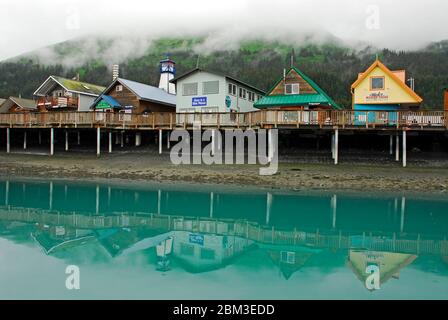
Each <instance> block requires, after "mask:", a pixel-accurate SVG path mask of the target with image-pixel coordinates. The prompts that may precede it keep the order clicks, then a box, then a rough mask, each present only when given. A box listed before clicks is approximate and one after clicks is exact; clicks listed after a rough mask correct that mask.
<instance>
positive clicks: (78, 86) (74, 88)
mask: <svg viewBox="0 0 448 320" xmlns="http://www.w3.org/2000/svg"><path fill="white" fill-rule="evenodd" d="M56 84H58V85H60V86H61V87H63V88H64V89H65V90H67V91H69V92H74V93H80V94H85V95H88V96H95V97H96V96H98V95H99V94H101V92H103V91H104V89H105V88H104V87H102V86H99V85H96V84H91V83H87V82H81V81H76V80H71V79H66V78H62V77H58V76H50V77H48V78H47V80H45V81H44V83H42V85H41V86H40V87H39V88H38V89H37V90H36V91H35V92H34V95H35V96H45V95H46V94H47V93H48V92H49V91H51V90H53V88H54V87H55V85H56Z"/></svg>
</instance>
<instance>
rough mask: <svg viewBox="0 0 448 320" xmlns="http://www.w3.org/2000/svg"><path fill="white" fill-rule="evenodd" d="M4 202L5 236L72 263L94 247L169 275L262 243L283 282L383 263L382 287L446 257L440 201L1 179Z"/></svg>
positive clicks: (214, 265) (210, 265) (232, 260)
mask: <svg viewBox="0 0 448 320" xmlns="http://www.w3.org/2000/svg"><path fill="white" fill-rule="evenodd" d="M2 197H3V198H4V199H2ZM0 203H4V204H5V205H4V206H1V207H0V237H2V238H6V239H9V240H12V241H14V242H15V243H18V244H21V243H32V242H34V243H35V244H36V245H37V246H38V247H39V248H40V249H41V250H42V252H44V253H45V254H46V255H49V256H53V257H55V258H58V259H63V260H68V262H69V261H70V259H71V255H70V252H72V251H73V250H75V249H79V248H83V247H87V246H95V247H97V248H101V250H97V251H98V252H100V251H102V252H103V253H104V254H105V257H104V258H103V259H105V261H107V259H112V260H113V259H120V258H123V257H126V256H130V255H133V254H135V253H144V254H145V255H146V256H148V261H147V264H148V266H150V267H151V268H152V269H153V270H157V271H159V272H162V273H164V274H165V273H168V274H169V273H170V272H171V271H173V270H183V271H186V272H188V273H204V272H212V271H214V270H215V271H216V270H220V269H223V268H225V267H226V266H229V265H233V264H236V263H239V262H238V261H240V260H241V258H242V257H245V256H247V255H249V254H250V253H251V252H254V251H257V252H261V253H262V255H261V257H264V258H262V259H260V258H258V259H257V260H256V261H252V262H251V263H252V264H253V265H252V266H253V267H254V268H257V267H259V266H261V265H266V264H273V265H275V266H276V267H277V269H278V273H279V275H280V276H281V278H282V279H284V280H289V279H291V278H292V277H293V275H294V274H295V273H296V272H298V271H299V270H302V269H303V268H306V267H313V268H319V269H320V270H321V271H322V273H324V274H331V272H332V270H334V269H337V268H347V269H350V270H352V272H353V274H354V275H355V276H356V277H357V278H358V279H359V280H360V281H361V282H362V283H363V284H364V283H365V282H366V280H367V279H368V277H369V276H370V275H371V274H370V273H369V272H366V270H367V268H368V267H369V266H376V267H378V270H379V271H380V284H381V285H383V284H384V283H386V282H387V281H389V280H390V279H399V278H400V272H401V271H402V270H403V269H406V268H407V267H409V266H410V265H412V264H414V263H416V261H420V262H419V265H425V263H426V262H425V261H428V262H427V263H428V265H433V262H432V261H433V260H434V259H436V260H439V261H440V262H441V263H443V264H445V266H446V263H447V257H448V242H447V239H446V234H447V233H448V216H447V215H446V213H447V212H448V210H447V209H448V202H447V201H442V200H433V199H428V200H416V199H407V198H405V197H386V196H384V197H382V198H375V197H368V198H361V197H359V196H349V195H337V194H331V195H297V194H281V193H273V192H267V193H262V192H258V193H242V192H235V191H232V192H231V191H225V192H224V191H219V192H218V191H212V192H193V191H191V190H176V189H174V188H172V189H167V190H161V189H151V188H147V189H135V190H133V189H126V188H122V187H117V186H104V185H81V184H75V183H72V184H67V183H60V182H49V183H40V182H28V183H23V182H14V181H4V182H2V183H0ZM97 258H98V257H97V256H95V259H97ZM92 259H94V258H92ZM426 272H431V271H430V270H426Z"/></svg>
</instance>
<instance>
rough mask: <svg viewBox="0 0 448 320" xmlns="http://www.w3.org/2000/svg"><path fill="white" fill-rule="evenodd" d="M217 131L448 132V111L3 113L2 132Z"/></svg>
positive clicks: (0, 116)
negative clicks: (53, 129)
mask: <svg viewBox="0 0 448 320" xmlns="http://www.w3.org/2000/svg"><path fill="white" fill-rule="evenodd" d="M199 125H200V126H202V127H213V128H276V127H279V128H300V127H320V128H324V127H326V128H332V127H340V128H355V129H356V128H358V129H359V128H409V129H423V128H434V129H444V130H447V129H448V112H447V111H418V112H411V111H398V112H392V111H385V112H378V111H353V110H347V111H277V110H262V111H256V112H248V113H177V114H176V113H150V114H143V115H135V114H125V113H104V112H44V113H3V114H0V126H1V127H37V128H38V127H106V128H123V129H174V128H182V127H183V128H193V127H195V126H196V127H197V126H199Z"/></svg>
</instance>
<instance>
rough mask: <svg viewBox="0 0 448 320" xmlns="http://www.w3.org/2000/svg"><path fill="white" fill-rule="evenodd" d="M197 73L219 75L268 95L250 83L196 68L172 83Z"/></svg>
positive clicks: (172, 81)
mask: <svg viewBox="0 0 448 320" xmlns="http://www.w3.org/2000/svg"><path fill="white" fill-rule="evenodd" d="M196 72H207V73H211V74H214V75H217V76H221V77H224V78H227V79H230V80H232V81H233V82H236V83H239V84H241V85H243V86H245V87H248V88H250V89H252V90H254V91H256V92H257V93H260V94H262V95H265V94H266V92H265V91H263V90H261V89H258V88H257V87H254V86H252V85H250V84H248V83H245V82H243V81H241V80H238V79H236V78H234V77H231V76H229V75H225V74H221V73H219V72H215V71H208V70H205V69H201V68H195V69H193V70H190V71H188V72H186V73H184V74H182V75H180V76H178V77H176V78H174V79H172V80H171V81H170V82H171V83H176V82H177V81H179V80H180V79H182V78H185V77H187V76H189V75H191V74H193V73H196Z"/></svg>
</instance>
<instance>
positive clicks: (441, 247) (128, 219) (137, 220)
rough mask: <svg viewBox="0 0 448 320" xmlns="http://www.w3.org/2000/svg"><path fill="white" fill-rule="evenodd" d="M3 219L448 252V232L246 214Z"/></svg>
mask: <svg viewBox="0 0 448 320" xmlns="http://www.w3.org/2000/svg"><path fill="white" fill-rule="evenodd" d="M0 221H10V222H12V221H14V222H25V223H32V224H45V225H50V226H65V227H68V228H76V229H89V230H98V229H107V228H123V227H126V228H138V227H147V228H154V229H157V230H160V231H161V232H167V231H187V232H194V233H204V234H215V235H222V236H237V237H241V238H245V239H248V240H252V241H254V242H255V243H258V244H259V245H260V246H263V245H278V246H308V247H314V248H331V249H365V250H373V251H386V252H400V253H409V254H432V255H442V256H446V255H448V241H447V239H446V237H444V238H441V237H439V239H425V238H424V237H423V238H422V237H421V235H420V234H418V235H409V234H407V235H406V237H405V238H400V237H398V235H397V234H395V233H393V234H390V235H389V236H387V235H385V234H384V233H381V234H380V235H373V234H369V235H367V234H366V233H363V234H362V235H361V234H359V233H354V234H351V233H350V232H343V231H339V232H335V231H331V232H329V233H326V232H322V231H320V232H319V231H316V232H309V231H299V230H297V229H293V230H278V229H275V228H274V227H267V226H263V225H260V224H258V223H255V222H250V221H247V220H229V219H211V218H199V217H184V216H172V215H160V214H149V213H143V212H140V213H133V214H129V213H123V212H116V213H114V214H112V215H108V216H104V215H83V214H79V213H66V212H57V211H49V210H42V209H30V208H20V207H14V208H11V207H10V206H7V207H5V206H1V207H0Z"/></svg>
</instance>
